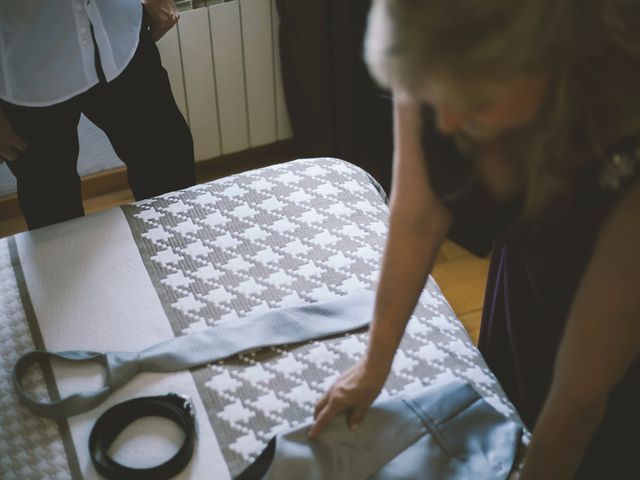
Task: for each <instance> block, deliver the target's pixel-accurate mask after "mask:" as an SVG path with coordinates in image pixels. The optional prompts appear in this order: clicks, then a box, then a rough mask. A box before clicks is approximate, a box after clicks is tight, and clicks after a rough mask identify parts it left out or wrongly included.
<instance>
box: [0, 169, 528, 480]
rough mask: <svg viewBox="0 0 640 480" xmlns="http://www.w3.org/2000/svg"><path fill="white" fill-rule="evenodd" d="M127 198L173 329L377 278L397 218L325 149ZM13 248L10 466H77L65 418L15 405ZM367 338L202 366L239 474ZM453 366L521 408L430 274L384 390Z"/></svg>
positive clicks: (14, 469) (5, 330)
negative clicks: (62, 423) (62, 427)
mask: <svg viewBox="0 0 640 480" xmlns="http://www.w3.org/2000/svg"><path fill="white" fill-rule="evenodd" d="M122 210H123V212H124V214H125V217H126V219H127V222H128V224H129V227H130V229H131V232H132V233H133V237H134V240H135V242H136V244H137V247H138V249H139V251H140V255H141V258H142V260H143V263H144V265H145V267H146V269H147V272H148V274H149V277H150V278H151V281H152V282H153V285H154V287H155V290H156V292H157V294H158V297H159V298H160V301H161V303H162V307H163V309H164V312H165V313H166V315H167V318H168V320H169V322H170V324H171V327H172V329H173V333H174V334H175V335H182V334H185V333H191V332H196V331H199V330H202V329H205V328H208V327H210V326H214V325H216V324H218V323H220V322H232V321H233V320H234V319H237V318H240V317H245V316H248V315H252V314H255V313H258V312H262V311H265V310H267V309H273V308H280V307H285V306H295V305H300V304H304V303H309V302H316V301H319V300H327V299H331V298H335V297H338V296H341V295H345V294H348V293H351V292H355V291H357V290H361V289H374V288H375V285H376V282H377V278H378V275H379V266H380V260H381V256H382V251H383V247H384V243H385V236H386V231H387V216H388V209H387V206H386V202H385V198H384V194H383V193H381V189H380V188H379V186H378V185H377V184H376V183H375V181H374V180H372V178H371V177H370V176H369V175H368V174H367V173H366V172H364V171H363V170H361V169H360V168H357V167H355V166H353V165H351V164H349V163H346V162H344V161H341V160H336V159H328V158H318V159H305V160H297V161H293V162H289V163H286V164H281V165H276V166H272V167H267V168H263V169H259V170H254V171H250V172H246V173H242V174H238V175H233V176H229V177H226V178H223V179H220V180H216V181H213V182H210V183H208V184H204V185H197V186H195V187H192V188H189V189H186V190H183V191H179V192H174V193H170V194H166V195H163V196H160V197H156V198H153V199H150V200H146V201H142V202H137V203H135V204H132V205H127V206H124V207H122ZM6 250H7V247H6V241H5V240H2V241H0V281H1V283H0V285H1V286H2V291H1V292H0V309H1V310H0V314H2V315H3V316H4V317H5V318H6V319H3V320H2V323H1V324H0V329H1V330H2V340H1V341H0V362H2V370H1V371H0V406H1V410H0V425H1V430H0V452H2V453H0V478H20V479H28V478H43V476H44V477H47V478H69V477H70V474H69V467H65V466H60V463H61V462H62V463H64V462H66V460H65V459H64V451H63V448H62V446H61V441H60V439H59V437H58V435H59V434H58V431H57V427H56V425H55V423H53V422H50V421H48V420H42V419H37V418H35V417H32V416H30V415H29V414H28V413H26V412H25V411H24V410H20V411H19V413H18V414H17V413H16V408H15V401H16V398H15V394H14V392H13V391H12V389H11V386H10V382H9V373H10V368H11V367H12V363H13V362H14V361H15V360H16V359H17V358H18V356H19V355H20V354H21V353H24V352H25V351H26V350H29V349H32V348H33V341H32V340H31V338H30V335H29V329H28V327H27V326H26V320H25V318H24V317H25V315H24V312H23V311H22V306H21V304H20V297H19V294H18V293H17V287H16V286H15V278H13V270H12V269H11V265H10V260H8V259H9V255H8V252H7V251H6ZM7 262H9V264H8V263H7ZM248 334H250V332H248ZM366 340H367V332H366V331H360V332H356V333H353V334H346V335H340V336H337V337H332V338H329V339H325V340H321V341H314V342H308V343H305V344H301V345H290V346H282V347H275V348H268V349H263V350H260V351H256V352H252V353H249V354H244V355H239V356H238V357H237V358H234V359H232V360H227V361H221V362H217V363H214V364H212V365H208V366H205V367H201V368H197V369H194V370H192V372H191V373H192V376H193V379H194V381H195V384H196V386H197V389H198V393H199V395H200V397H201V399H202V402H203V404H204V406H205V408H206V411H207V414H208V418H209V420H210V422H211V424H212V427H213V431H214V432H215V435H216V437H217V439H218V442H219V445H220V449H221V451H222V454H223V456H224V459H225V461H226V463H227V466H228V469H229V472H230V473H231V475H236V474H238V473H239V472H240V471H242V470H243V469H244V468H245V467H246V466H247V465H248V464H249V463H250V462H251V461H252V460H253V459H254V458H255V457H256V456H257V455H258V454H259V453H260V451H261V450H262V449H263V447H264V446H265V445H266V443H267V442H268V440H269V439H270V438H271V437H272V436H273V435H274V434H275V433H277V432H279V431H282V430H285V429H288V428H290V427H294V426H296V425H299V424H301V423H303V422H305V421H307V420H308V419H309V418H310V416H311V415H312V411H313V406H314V404H315V402H316V400H317V399H318V398H319V397H320V396H321V395H322V393H323V392H324V391H326V389H327V388H328V387H329V386H330V385H331V383H332V382H333V380H334V379H335V378H336V377H337V375H338V374H339V373H340V372H341V371H343V370H344V369H346V368H348V367H349V366H350V365H352V364H353V363H354V362H355V361H356V360H357V359H358V358H359V357H360V356H361V355H362V354H363V353H364V350H365V346H366ZM454 377H458V378H462V379H465V380H468V381H469V382H470V383H471V384H472V385H473V386H474V387H475V388H476V389H477V390H478V391H479V392H480V393H481V394H482V395H483V396H484V397H485V399H486V400H487V401H488V402H489V403H490V404H491V405H492V406H494V407H495V408H496V409H497V410H498V411H500V412H502V413H503V414H505V415H506V416H508V417H510V418H514V419H517V415H516V413H515V410H514V409H513V407H512V406H511V404H510V403H509V402H508V400H507V399H506V396H505V395H504V392H503V391H502V389H501V388H500V386H499V385H498V383H497V381H496V379H495V377H494V376H493V374H492V373H491V372H490V371H489V369H488V367H487V366H486V364H485V363H484V361H483V359H482V357H481V355H480V353H479V352H478V350H477V349H476V348H475V347H474V346H473V344H472V342H471V340H470V338H469V337H468V335H467V333H466V332H465V330H464V328H463V327H462V325H461V324H460V323H459V322H458V320H457V319H456V317H455V315H454V313H453V311H452V310H451V308H450V306H449V305H448V303H447V301H446V300H445V298H444V297H443V295H442V293H441V292H440V290H439V289H438V286H437V285H436V283H435V282H434V281H433V279H429V282H428V284H427V286H426V288H425V290H424V292H423V294H422V296H421V298H420V300H419V303H418V306H417V308H416V310H415V312H414V315H413V317H412V319H411V321H410V322H409V325H408V327H407V331H406V334H405V337H404V339H403V341H402V344H401V347H400V350H399V352H398V354H397V356H396V358H395V361H394V364H393V369H392V373H391V375H390V377H389V379H388V381H387V383H386V385H385V388H384V391H383V392H382V395H383V396H388V395H395V394H398V393H401V392H404V391H408V390H410V389H412V388H417V387H421V386H425V385H429V384H433V383H436V382H439V381H444V380H448V379H451V378H454ZM5 452H10V454H9V455H7V454H5Z"/></svg>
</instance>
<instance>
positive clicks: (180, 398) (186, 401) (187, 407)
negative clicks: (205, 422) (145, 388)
mask: <svg viewBox="0 0 640 480" xmlns="http://www.w3.org/2000/svg"><path fill="white" fill-rule="evenodd" d="M167 398H171V399H172V400H173V399H175V400H176V401H177V402H178V403H179V402H181V403H182V405H180V407H181V408H182V409H183V410H184V411H185V412H186V413H188V414H189V417H190V418H191V425H193V431H194V432H195V434H196V438H198V422H196V407H195V406H194V405H193V400H191V397H189V396H188V395H183V394H181V393H176V392H169V393H167Z"/></svg>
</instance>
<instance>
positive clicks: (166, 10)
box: [142, 0, 180, 42]
mask: <svg viewBox="0 0 640 480" xmlns="http://www.w3.org/2000/svg"><path fill="white" fill-rule="evenodd" d="M142 4H143V5H144V8H146V9H147V13H148V14H149V26H150V28H151V38H153V41H154V42H157V41H158V40H160V39H161V38H162V37H163V36H164V34H165V33H167V32H168V31H169V30H171V28H172V27H173V26H174V25H175V24H176V23H178V19H179V18H180V13H179V12H178V9H177V8H176V2H174V0H142Z"/></svg>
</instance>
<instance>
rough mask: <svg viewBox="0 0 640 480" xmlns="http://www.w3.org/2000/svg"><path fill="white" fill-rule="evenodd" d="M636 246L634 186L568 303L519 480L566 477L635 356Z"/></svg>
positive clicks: (639, 241) (638, 195) (639, 296)
mask: <svg viewBox="0 0 640 480" xmlns="http://www.w3.org/2000/svg"><path fill="white" fill-rule="evenodd" d="M639 247H640V183H638V184H636V185H635V186H634V188H632V189H631V190H630V191H629V192H627V194H625V196H624V197H623V198H622V200H621V202H620V203H619V204H618V206H617V207H616V208H615V210H614V211H613V212H612V214H611V215H610V217H609V219H608V220H607V222H606V223H605V225H604V226H603V228H602V230H601V232H600V235H599V238H598V242H597V244H596V247H595V250H594V253H593V255H592V257H591V260H590V262H589V265H588V267H587V270H586V271H585V274H584V276H583V278H582V281H581V283H580V286H579V288H578V291H577V292H576V296H575V298H574V301H573V305H572V308H571V312H570V314H569V318H568V321H567V327H566V330H565V333H564V337H563V339H562V342H561V344H560V349H559V351H558V357H557V359H556V366H555V371H554V378H553V382H552V385H551V389H550V392H549V395H548V397H547V400H546V403H545V405H544V407H543V410H542V413H541V415H540V419H539V420H538V424H537V426H536V427H535V429H534V432H533V437H532V439H531V445H530V447H529V450H528V452H527V455H526V458H525V465H524V468H523V472H522V476H521V480H532V479H545V480H554V479H565V478H573V477H574V475H575V473H576V469H577V468H578V465H579V463H580V461H581V459H582V456H583V454H584V452H585V449H586V448H587V446H588V444H589V441H590V439H591V437H592V436H593V434H594V432H595V430H596V428H597V427H598V425H599V424H600V422H601V420H602V418H603V415H604V411H605V408H606V405H607V399H608V396H609V393H610V392H611V389H612V388H613V387H614V386H615V385H616V383H618V382H619V381H620V380H621V379H622V377H623V376H624V374H625V373H626V372H627V370H628V369H629V367H630V366H631V364H632V363H633V362H634V361H635V360H636V358H638V355H640V248H639ZM636 388H638V387H637V386H636ZM629 441H633V439H629Z"/></svg>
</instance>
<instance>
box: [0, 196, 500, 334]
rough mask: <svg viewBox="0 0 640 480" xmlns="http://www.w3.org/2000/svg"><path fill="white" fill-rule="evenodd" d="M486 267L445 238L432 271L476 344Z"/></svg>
mask: <svg viewBox="0 0 640 480" xmlns="http://www.w3.org/2000/svg"><path fill="white" fill-rule="evenodd" d="M132 201H133V195H132V194H131V192H130V191H129V190H122V191H119V192H114V193H109V194H106V195H101V196H98V197H94V198H91V199H89V200H87V201H85V211H86V213H87V214H91V213H96V212H99V211H102V210H106V209H108V208H112V207H116V206H119V205H122V204H124V203H129V202H132ZM24 230H26V224H25V223H24V220H23V219H22V218H14V219H10V220H4V221H0V238H1V237H6V236H8V235H13V234H14V233H18V232H22V231H24ZM488 267H489V261H488V260H487V259H484V258H477V257H474V256H473V255H471V254H470V253H469V252H467V251H466V250H464V249H462V248H461V247H459V246H458V245H456V244H455V243H453V242H451V241H449V240H447V241H446V242H445V243H444V245H443V246H442V249H441V251H440V252H439V254H438V258H437V259H436V265H435V267H434V269H433V272H432V274H433V277H434V278H435V280H436V282H437V283H438V285H439V286H440V289H441V290H442V292H443V293H444V296H445V297H446V298H447V300H448V301H449V303H450V304H451V307H452V308H453V310H454V311H455V313H456V315H457V316H458V318H460V320H461V321H462V323H463V325H464V326H465V328H466V329H467V332H469V335H470V336H471V338H472V339H473V341H474V343H476V344H477V343H478V334H479V332H480V314H481V311H482V302H483V299H484V288H485V283H486V278H487V270H488Z"/></svg>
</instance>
